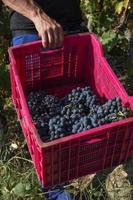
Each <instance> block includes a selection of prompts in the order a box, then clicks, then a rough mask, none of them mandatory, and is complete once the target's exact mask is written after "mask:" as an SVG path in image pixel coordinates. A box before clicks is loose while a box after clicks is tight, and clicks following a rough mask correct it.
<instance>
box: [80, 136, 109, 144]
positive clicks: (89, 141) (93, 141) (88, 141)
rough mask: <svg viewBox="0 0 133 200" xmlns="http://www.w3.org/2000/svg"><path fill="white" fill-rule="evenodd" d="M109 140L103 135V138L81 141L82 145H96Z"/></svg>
mask: <svg viewBox="0 0 133 200" xmlns="http://www.w3.org/2000/svg"><path fill="white" fill-rule="evenodd" d="M106 139H108V136H107V135H103V136H101V137H98V136H97V137H94V138H92V139H84V140H82V141H81V143H84V144H92V143H96V142H101V141H102V140H106Z"/></svg>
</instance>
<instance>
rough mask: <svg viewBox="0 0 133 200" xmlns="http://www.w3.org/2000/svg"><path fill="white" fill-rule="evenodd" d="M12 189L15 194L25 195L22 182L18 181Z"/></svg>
mask: <svg viewBox="0 0 133 200" xmlns="http://www.w3.org/2000/svg"><path fill="white" fill-rule="evenodd" d="M12 191H13V192H14V193H15V194H16V195H17V196H19V197H24V196H25V185H24V184H23V183H22V182H20V183H18V184H17V185H16V186H15V187H14V188H13V189H12Z"/></svg>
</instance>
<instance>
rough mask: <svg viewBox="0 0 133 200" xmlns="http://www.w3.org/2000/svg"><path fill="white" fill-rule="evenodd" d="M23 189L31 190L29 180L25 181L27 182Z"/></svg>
mask: <svg viewBox="0 0 133 200" xmlns="http://www.w3.org/2000/svg"><path fill="white" fill-rule="evenodd" d="M25 189H26V190H27V191H29V190H31V183H30V182H27V183H26V184H25Z"/></svg>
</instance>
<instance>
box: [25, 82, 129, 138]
mask: <svg viewBox="0 0 133 200" xmlns="http://www.w3.org/2000/svg"><path fill="white" fill-rule="evenodd" d="M27 101H28V106H29V110H30V113H31V115H32V118H33V121H34V123H35V125H36V127H37V129H38V132H39V134H40V137H41V138H42V140H43V141H51V140H53V139H57V138H61V137H64V136H66V135H69V134H75V133H80V132H82V131H85V130H89V129H91V128H95V127H98V126H101V125H103V124H107V123H111V122H113V121H118V120H121V119H124V118H126V117H129V116H130V114H131V113H130V109H129V108H128V107H123V106H122V102H121V99H120V98H119V97H115V98H113V99H110V100H108V101H106V102H104V103H101V102H100V100H99V99H98V98H97V97H96V95H95V94H94V93H93V91H92V90H91V88H90V87H89V86H87V87H84V88H80V87H77V88H76V89H73V90H72V91H71V92H70V93H69V94H68V95H66V96H65V97H63V98H62V99H59V98H58V97H55V96H52V95H46V94H45V93H44V92H43V91H36V92H31V93H30V94H29V96H28V99H27Z"/></svg>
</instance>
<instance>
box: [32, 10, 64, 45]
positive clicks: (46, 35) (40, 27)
mask: <svg viewBox="0 0 133 200" xmlns="http://www.w3.org/2000/svg"><path fill="white" fill-rule="evenodd" d="M33 22H34V24H35V27H36V29H37V31H38V34H39V36H40V37H41V38H42V44H43V46H44V47H45V48H56V47H60V46H61V45H62V43H63V40H64V33H63V30H62V27H61V26H60V25H59V24H58V23H57V22H56V21H55V20H53V19H51V18H50V17H48V16H47V15H46V14H44V13H41V14H39V15H37V16H36V17H35V18H34V19H33Z"/></svg>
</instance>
